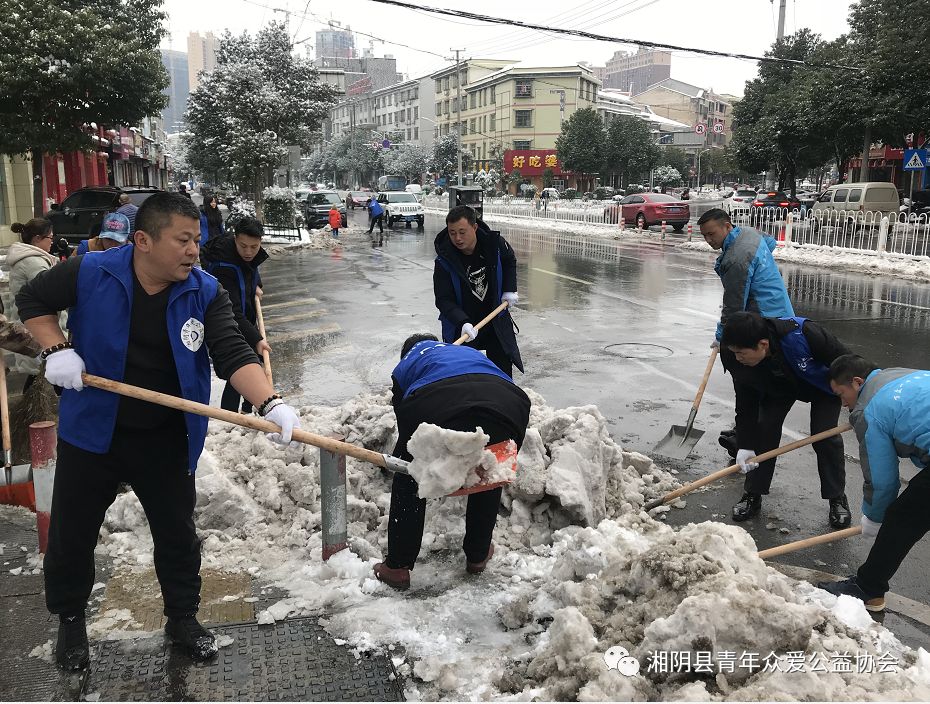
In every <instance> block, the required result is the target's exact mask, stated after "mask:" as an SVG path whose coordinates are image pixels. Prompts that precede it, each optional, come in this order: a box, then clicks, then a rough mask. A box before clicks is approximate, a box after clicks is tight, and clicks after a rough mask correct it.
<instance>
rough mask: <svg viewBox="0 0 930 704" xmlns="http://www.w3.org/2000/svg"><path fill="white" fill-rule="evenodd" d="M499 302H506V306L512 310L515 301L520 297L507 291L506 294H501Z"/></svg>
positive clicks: (515, 303)
mask: <svg viewBox="0 0 930 704" xmlns="http://www.w3.org/2000/svg"><path fill="white" fill-rule="evenodd" d="M501 300H502V301H507V305H508V306H509V307H510V308H513V307H514V306H515V305H517V301H519V300H520V296H519V294H517V293H515V292H510V291H508V292H507V293H502V294H501Z"/></svg>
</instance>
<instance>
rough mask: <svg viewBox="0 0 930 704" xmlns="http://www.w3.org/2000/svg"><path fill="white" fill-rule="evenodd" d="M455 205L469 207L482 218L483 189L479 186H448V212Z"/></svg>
mask: <svg viewBox="0 0 930 704" xmlns="http://www.w3.org/2000/svg"><path fill="white" fill-rule="evenodd" d="M457 205H470V206H471V207H472V208H474V209H475V212H477V213H478V218H479V219H481V218H483V217H484V189H483V188H481V186H449V210H452V208H454V207H456V206H457Z"/></svg>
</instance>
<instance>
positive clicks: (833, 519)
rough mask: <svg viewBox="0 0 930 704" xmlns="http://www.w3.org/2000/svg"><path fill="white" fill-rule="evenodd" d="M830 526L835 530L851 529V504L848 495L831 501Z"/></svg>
mask: <svg viewBox="0 0 930 704" xmlns="http://www.w3.org/2000/svg"><path fill="white" fill-rule="evenodd" d="M829 515H830V525H831V526H833V527H834V528H849V524H850V522H851V521H852V515H851V514H850V513H849V502H848V501H847V500H846V494H843V495H842V496H839V497H837V498H835V499H830V514H829Z"/></svg>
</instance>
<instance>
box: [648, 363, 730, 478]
mask: <svg viewBox="0 0 930 704" xmlns="http://www.w3.org/2000/svg"><path fill="white" fill-rule="evenodd" d="M716 359H717V348H716V347H714V348H713V349H712V350H711V351H710V359H708V360H707V368H706V369H705V370H704V378H703V379H701V385H700V386H699V387H698V390H697V395H696V396H695V397H694V403H693V404H691V413H689V414H688V422H687V424H686V425H684V426H680V425H673V426H672V428H671V430H669V431H668V435H666V436H665V437H664V438H662V440H661V442H659V444H658V445H656V446H655V449H653V451H652V452H653V454H656V455H662V456H663V457H670V458H672V459H676V460H683V459H685V458H686V457H687V456H688V455H689V454H691V450H693V449H694V446H695V445H697V443H698V440H700V439H701V438H702V437H703V436H704V431H703V430H699V429H698V428H695V427H694V419H695V418H696V417H697V412H698V408H699V407H700V406H701V399H702V398H703V397H704V389H706V388H707V380H708V379H710V373H711V372H712V371H713V370H714V361H716Z"/></svg>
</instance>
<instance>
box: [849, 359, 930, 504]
mask: <svg viewBox="0 0 930 704" xmlns="http://www.w3.org/2000/svg"><path fill="white" fill-rule="evenodd" d="M849 420H850V422H851V423H852V425H853V428H854V429H855V431H856V437H857V438H858V439H859V458H860V462H861V464H862V476H863V479H864V480H865V483H864V484H863V487H862V513H863V514H865V515H866V516H868V517H869V519H870V520H873V521H877V522H881V521H882V520H884V518H885V511H887V510H888V507H889V506H890V505H891V503H892V502H893V501H894V500H895V499H896V498H898V490H899V489H900V488H901V477H900V474H899V469H898V458H899V457H907V458H909V459H910V460H911V461H912V462H913V463H914V464H915V465H916V466H917V467H920V468H922V469H925V468H927V467H930V371H917V370H914V369H901V368H893V369H876V370H875V371H873V372H872V373H871V374H869V376H868V378H867V379H866V381H865V384H864V385H863V386H862V388H861V389H860V390H859V400H858V402H857V403H856V407H855V408H854V409H853V410H852V412H851V413H850V414H849Z"/></svg>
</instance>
